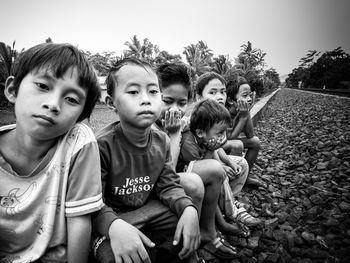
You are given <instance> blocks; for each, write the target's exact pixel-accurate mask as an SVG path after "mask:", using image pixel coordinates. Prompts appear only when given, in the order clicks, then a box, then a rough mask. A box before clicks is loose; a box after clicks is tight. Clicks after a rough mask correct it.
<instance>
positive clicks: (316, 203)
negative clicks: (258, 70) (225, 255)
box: [200, 89, 350, 263]
mask: <svg viewBox="0 0 350 263" xmlns="http://www.w3.org/2000/svg"><path fill="white" fill-rule="evenodd" d="M349 116H350V99H346V98H339V97H334V96H323V95H318V94H312V93H307V92H301V91H297V90H290V89H282V90H281V91H280V92H279V93H278V94H277V95H276V96H275V98H274V99H273V101H272V102H271V103H270V104H269V106H268V108H267V110H266V111H265V112H264V115H263V117H262V118H261V120H260V122H259V123H258V125H257V127H256V134H257V136H258V137H259V138H260V140H261V142H262V149H261V153H260V155H259V157H258V160H257V164H256V166H255V167H254V169H253V171H252V172H253V174H255V175H257V176H260V177H261V178H262V179H263V180H264V181H265V182H266V183H267V184H268V189H267V190H265V189H254V188H249V187H245V188H244V191H243V193H242V195H241V196H240V198H241V200H242V201H245V202H247V203H249V204H251V206H252V209H251V211H250V213H251V214H253V215H255V216H258V217H259V218H262V219H263V220H264V224H263V225H262V226H260V227H257V228H254V229H251V230H252V235H251V236H250V237H249V238H247V239H238V238H236V237H232V236H231V237H227V239H228V240H229V241H230V242H231V243H232V244H234V245H236V246H237V247H238V248H239V251H240V252H239V258H237V259H235V260H231V261H228V262H231V263H233V262H303V263H306V262H350V252H349V251H350V217H349V215H350V176H349V175H350V154H349V153H350V124H349V119H350V118H349ZM200 254H202V255H204V256H205V258H206V260H207V262H219V261H218V260H216V259H213V258H212V257H210V255H208V254H203V253H200ZM221 262H224V261H221Z"/></svg>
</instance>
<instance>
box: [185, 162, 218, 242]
mask: <svg viewBox="0 0 350 263" xmlns="http://www.w3.org/2000/svg"><path fill="white" fill-rule="evenodd" d="M192 171H193V172H194V173H197V174H198V175H199V176H200V177H201V178H202V181H203V183H204V187H205V194H204V199H203V205H202V211H201V217H200V222H199V223H200V229H201V238H202V240H203V241H204V242H206V241H212V240H214V239H215V238H216V236H217V234H216V229H215V213H216V207H217V203H218V199H219V194H220V189H221V185H222V183H223V181H224V178H225V171H224V169H223V167H222V165H221V164H220V163H219V162H218V161H216V160H213V159H206V160H199V161H196V162H195V163H194V165H193V170H192Z"/></svg>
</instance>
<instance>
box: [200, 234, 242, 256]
mask: <svg viewBox="0 0 350 263" xmlns="http://www.w3.org/2000/svg"><path fill="white" fill-rule="evenodd" d="M221 240H222V239H220V238H219V237H217V238H216V239H214V240H213V241H211V242H207V243H205V244H203V245H201V247H200V248H202V249H204V250H206V251H208V252H209V253H211V254H212V255H214V256H215V257H217V258H219V259H233V258H236V257H237V251H236V249H235V248H234V247H232V246H231V245H230V244H229V243H228V242H227V241H226V242H227V244H228V245H229V246H226V245H225V244H223V243H222V241H221ZM232 248H233V249H234V250H233V249H232ZM225 250H226V251H225ZM229 251H230V252H229Z"/></svg>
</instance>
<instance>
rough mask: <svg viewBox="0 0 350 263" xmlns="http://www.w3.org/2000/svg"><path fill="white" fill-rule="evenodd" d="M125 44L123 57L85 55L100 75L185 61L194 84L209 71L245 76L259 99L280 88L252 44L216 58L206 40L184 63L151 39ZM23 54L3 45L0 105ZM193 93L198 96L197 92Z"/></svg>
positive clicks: (186, 55)
mask: <svg viewBox="0 0 350 263" xmlns="http://www.w3.org/2000/svg"><path fill="white" fill-rule="evenodd" d="M45 42H53V41H52V39H51V38H48V39H46V41H45ZM124 45H125V46H126V49H125V50H124V51H123V52H122V53H121V54H120V55H116V53H115V52H106V51H104V52H101V53H92V52H90V51H83V52H84V53H85V55H86V56H87V58H88V60H89V61H90V62H91V64H92V65H93V66H94V67H95V69H96V71H97V74H98V75H99V76H106V75H107V74H108V71H109V69H110V68H111V67H113V65H114V64H115V63H116V62H117V61H118V60H120V59H123V58H125V57H129V56H133V57H137V58H141V59H144V60H147V61H148V62H149V63H151V64H152V65H153V66H155V67H156V66H158V65H160V64H163V63H172V62H182V61H185V63H186V64H187V65H188V67H189V70H190V74H191V77H192V80H193V82H195V81H196V79H197V78H198V77H199V76H200V75H202V74H203V73H205V72H208V71H215V72H217V73H219V74H221V75H222V76H223V77H224V78H225V79H226V80H234V79H235V78H236V77H237V76H242V77H245V78H246V79H247V81H248V82H249V83H250V85H251V88H252V90H255V91H256V93H257V96H262V95H263V94H265V93H268V92H270V91H272V90H275V89H276V88H277V87H278V86H279V85H280V78H279V75H278V73H277V72H276V70H275V69H274V68H271V67H270V68H268V66H267V64H266V62H265V56H266V53H265V52H263V51H262V50H261V49H259V48H253V47H252V43H251V42H250V41H248V42H247V43H246V44H243V45H241V46H240V48H241V49H240V52H239V54H238V56H237V57H236V58H234V59H230V57H229V56H228V55H218V56H217V57H215V56H214V55H213V52H212V50H211V49H210V48H209V47H208V46H207V44H206V43H205V42H204V41H202V40H200V41H198V43H196V44H190V45H188V46H186V47H184V50H183V52H182V55H184V60H183V59H182V56H181V55H180V54H171V53H169V52H168V51H166V50H161V49H160V48H159V46H157V45H155V44H153V43H152V42H151V41H150V40H149V39H148V38H144V39H143V40H140V39H139V38H138V37H137V36H136V35H134V36H133V37H131V39H130V40H129V41H126V42H125V43H124ZM22 51H23V50H22ZM22 51H21V52H22ZM21 52H18V51H16V49H15V42H13V44H12V46H9V45H6V44H5V43H3V42H0V92H1V95H0V96H1V97H0V100H1V103H0V106H1V105H2V104H4V103H6V102H5V101H6V99H5V98H4V97H3V88H4V83H5V80H6V78H7V77H8V76H10V75H11V74H12V70H13V64H14V61H15V59H16V58H17V56H18V55H19V54H20V53H21ZM192 94H195V92H193V93H192Z"/></svg>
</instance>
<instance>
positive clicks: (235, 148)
mask: <svg viewBox="0 0 350 263" xmlns="http://www.w3.org/2000/svg"><path fill="white" fill-rule="evenodd" d="M243 150H244V144H243V142H242V141H240V140H234V141H232V143H231V152H233V153H240V154H242V153H243Z"/></svg>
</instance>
